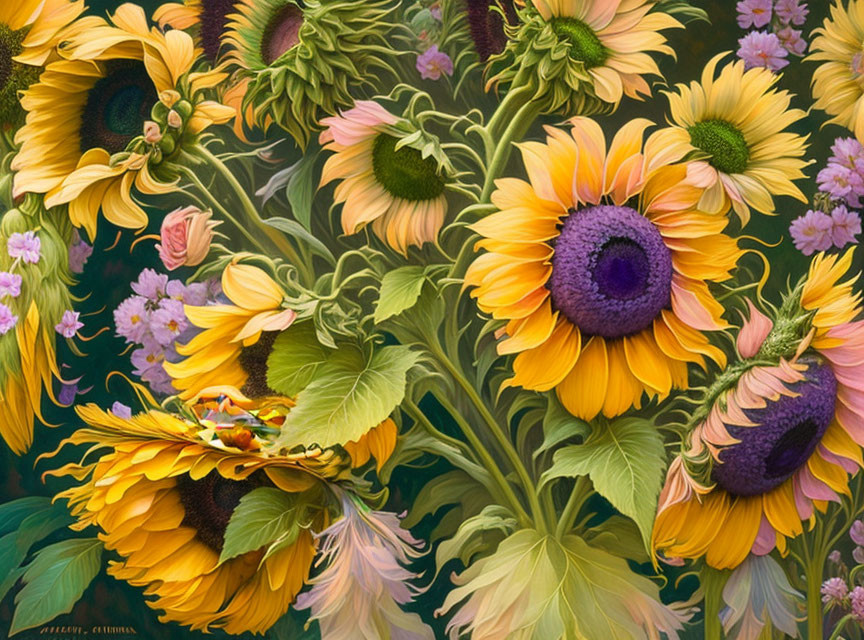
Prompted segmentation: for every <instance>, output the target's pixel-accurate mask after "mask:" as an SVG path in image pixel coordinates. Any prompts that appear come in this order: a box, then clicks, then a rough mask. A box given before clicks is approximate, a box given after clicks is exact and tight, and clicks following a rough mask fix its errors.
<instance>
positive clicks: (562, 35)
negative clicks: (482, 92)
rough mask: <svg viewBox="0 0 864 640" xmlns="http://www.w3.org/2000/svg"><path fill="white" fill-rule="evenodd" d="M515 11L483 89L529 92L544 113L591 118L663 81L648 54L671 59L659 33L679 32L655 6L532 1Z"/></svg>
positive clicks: (602, 0)
mask: <svg viewBox="0 0 864 640" xmlns="http://www.w3.org/2000/svg"><path fill="white" fill-rule="evenodd" d="M524 4H527V6H526V7H525V8H523V9H522V10H521V11H519V23H520V24H519V26H518V29H517V30H515V32H514V34H513V36H512V37H511V38H510V41H509V43H508V44H507V48H506V49H505V51H504V53H503V54H502V55H501V56H498V58H496V59H493V61H492V64H491V68H490V71H491V73H492V75H491V77H490V80H489V85H490V86H495V85H503V84H507V85H510V86H511V91H514V90H519V89H523V90H524V87H526V86H529V87H530V88H531V90H532V92H533V93H534V96H535V99H542V100H543V105H544V106H543V111H544V112H546V113H553V112H559V111H561V112H563V113H564V114H565V115H590V114H592V113H597V112H601V111H610V110H614V109H616V108H617V107H618V104H619V103H620V102H621V99H622V98H623V97H624V96H625V95H626V96H628V97H630V98H636V99H641V97H642V96H644V95H650V93H651V89H650V87H649V85H648V83H647V82H646V80H645V79H644V78H643V76H645V75H654V76H658V77H661V74H660V70H659V69H658V67H657V63H656V62H655V61H654V59H653V58H652V57H651V56H650V55H649V53H650V52H657V53H665V54H667V55H671V56H674V55H675V54H674V52H673V51H672V49H671V47H669V46H668V45H667V44H666V38H665V37H664V36H663V35H662V34H661V33H660V32H661V31H662V30H664V29H671V28H675V27H681V26H682V25H681V24H680V23H679V22H678V21H677V20H675V19H674V18H672V17H671V16H670V15H668V14H666V13H664V12H662V11H660V10H655V9H656V3H655V2H654V1H653V0H635V1H633V2H622V1H621V0H611V1H610V0H584V1H583V0H537V1H536V2H533V3H524Z"/></svg>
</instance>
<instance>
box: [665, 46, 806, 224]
mask: <svg viewBox="0 0 864 640" xmlns="http://www.w3.org/2000/svg"><path fill="white" fill-rule="evenodd" d="M725 55H726V54H720V55H718V56H715V57H714V58H712V59H711V61H710V62H709V63H708V64H707V65H706V66H705V69H704V70H703V72H702V82H701V84H699V83H696V82H692V83H691V84H690V86H689V87H688V86H687V85H684V84H679V85H677V87H676V90H675V91H670V92H667V93H666V95H667V96H668V98H669V109H670V115H671V118H672V122H673V125H674V126H673V127H672V131H674V135H672V136H670V138H669V142H670V144H671V145H672V149H674V150H675V151H676V152H677V153H678V154H679V157H683V156H685V155H687V154H693V156H692V157H694V159H695V161H694V162H691V163H689V165H688V172H687V179H688V180H689V181H690V182H691V184H693V185H695V186H697V187H699V188H700V189H703V190H704V194H703V196H702V198H701V200H700V201H699V208H700V209H701V210H702V211H707V212H709V213H726V212H727V211H729V207H730V204H731V207H732V208H733V209H734V210H735V213H737V214H738V216H739V217H740V218H741V221H742V223H744V224H746V223H747V221H748V220H749V219H750V207H753V208H754V209H756V210H757V211H759V212H760V213H765V214H772V213H773V212H774V199H773V196H791V197H793V198H797V199H798V200H801V201H802V202H807V198H806V197H805V196H804V194H803V193H801V190H800V189H799V188H798V187H796V186H795V184H794V183H793V182H792V181H793V180H798V179H801V178H804V177H805V176H804V173H802V171H801V170H802V169H803V168H804V167H806V166H807V165H808V164H809V163H808V162H807V161H806V160H803V159H802V157H803V156H804V152H805V151H806V149H807V144H806V143H807V139H806V138H805V137H802V136H799V135H798V134H795V133H790V132H788V131H786V129H787V128H788V127H790V126H791V125H793V124H794V123H796V122H797V121H798V120H800V119H801V118H803V117H804V115H805V114H804V112H803V111H801V110H800V109H790V108H789V103H790V101H791V95H790V94H789V93H788V92H787V91H778V90H777V89H776V88H775V87H774V85H775V84H776V83H777V81H778V80H779V78H780V76H778V75H775V74H773V73H772V72H771V71H769V70H768V69H765V68H763V67H756V68H753V69H750V70H745V66H744V62H743V61H742V60H738V61H737V62H735V63H732V64H727V65H726V66H725V67H723V69H721V71H720V74H719V76H717V77H716V78H715V77H714V76H715V70H716V68H717V64H718V63H719V62H720V60H721V59H722V58H723V57H724V56H725Z"/></svg>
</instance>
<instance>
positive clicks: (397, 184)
mask: <svg viewBox="0 0 864 640" xmlns="http://www.w3.org/2000/svg"><path fill="white" fill-rule="evenodd" d="M398 142H399V139H398V138H395V137H394V136H391V135H387V134H386V133H381V134H378V137H377V138H375V144H374V147H373V148H372V169H373V171H374V172H375V178H376V179H377V180H378V182H379V183H380V184H381V185H382V186H383V187H384V189H386V190H387V192H388V193H389V194H390V195H392V196H395V197H396V198H403V199H404V200H411V201H418V200H432V199H433V198H437V197H438V196H440V195H441V194H442V193H444V180H443V179H442V178H441V176H439V175H438V165H437V163H436V162H435V160H433V159H432V158H424V157H423V155H422V154H421V153H420V151H419V150H418V149H414V148H413V147H402V148H401V149H396V144H397V143H398Z"/></svg>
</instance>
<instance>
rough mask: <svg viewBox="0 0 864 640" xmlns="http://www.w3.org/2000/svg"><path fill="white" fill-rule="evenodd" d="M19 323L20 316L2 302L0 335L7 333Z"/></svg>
mask: <svg viewBox="0 0 864 640" xmlns="http://www.w3.org/2000/svg"><path fill="white" fill-rule="evenodd" d="M16 324H18V316H16V315H13V314H12V310H11V309H10V308H9V307H7V306H6V305H5V304H2V303H0V335H6V334H7V333H9V331H11V330H12V328H13V327H14V326H15V325H16Z"/></svg>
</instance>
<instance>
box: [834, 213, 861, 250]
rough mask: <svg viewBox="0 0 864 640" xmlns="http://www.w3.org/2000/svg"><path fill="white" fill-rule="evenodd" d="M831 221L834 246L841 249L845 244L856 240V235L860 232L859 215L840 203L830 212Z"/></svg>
mask: <svg viewBox="0 0 864 640" xmlns="http://www.w3.org/2000/svg"><path fill="white" fill-rule="evenodd" d="M831 221H832V222H833V226H832V227H831V239H832V241H833V242H834V246H835V247H837V248H838V249H842V248H843V247H845V246H846V245H847V244H850V243H853V242H858V240H857V239H856V236H857V235H858V234H859V233H861V216H859V215H858V214H857V213H855V212H854V211H849V209H847V208H846V207H845V206H843V205H842V204H841V205H839V206H836V207H834V210H833V211H832V212H831Z"/></svg>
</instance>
